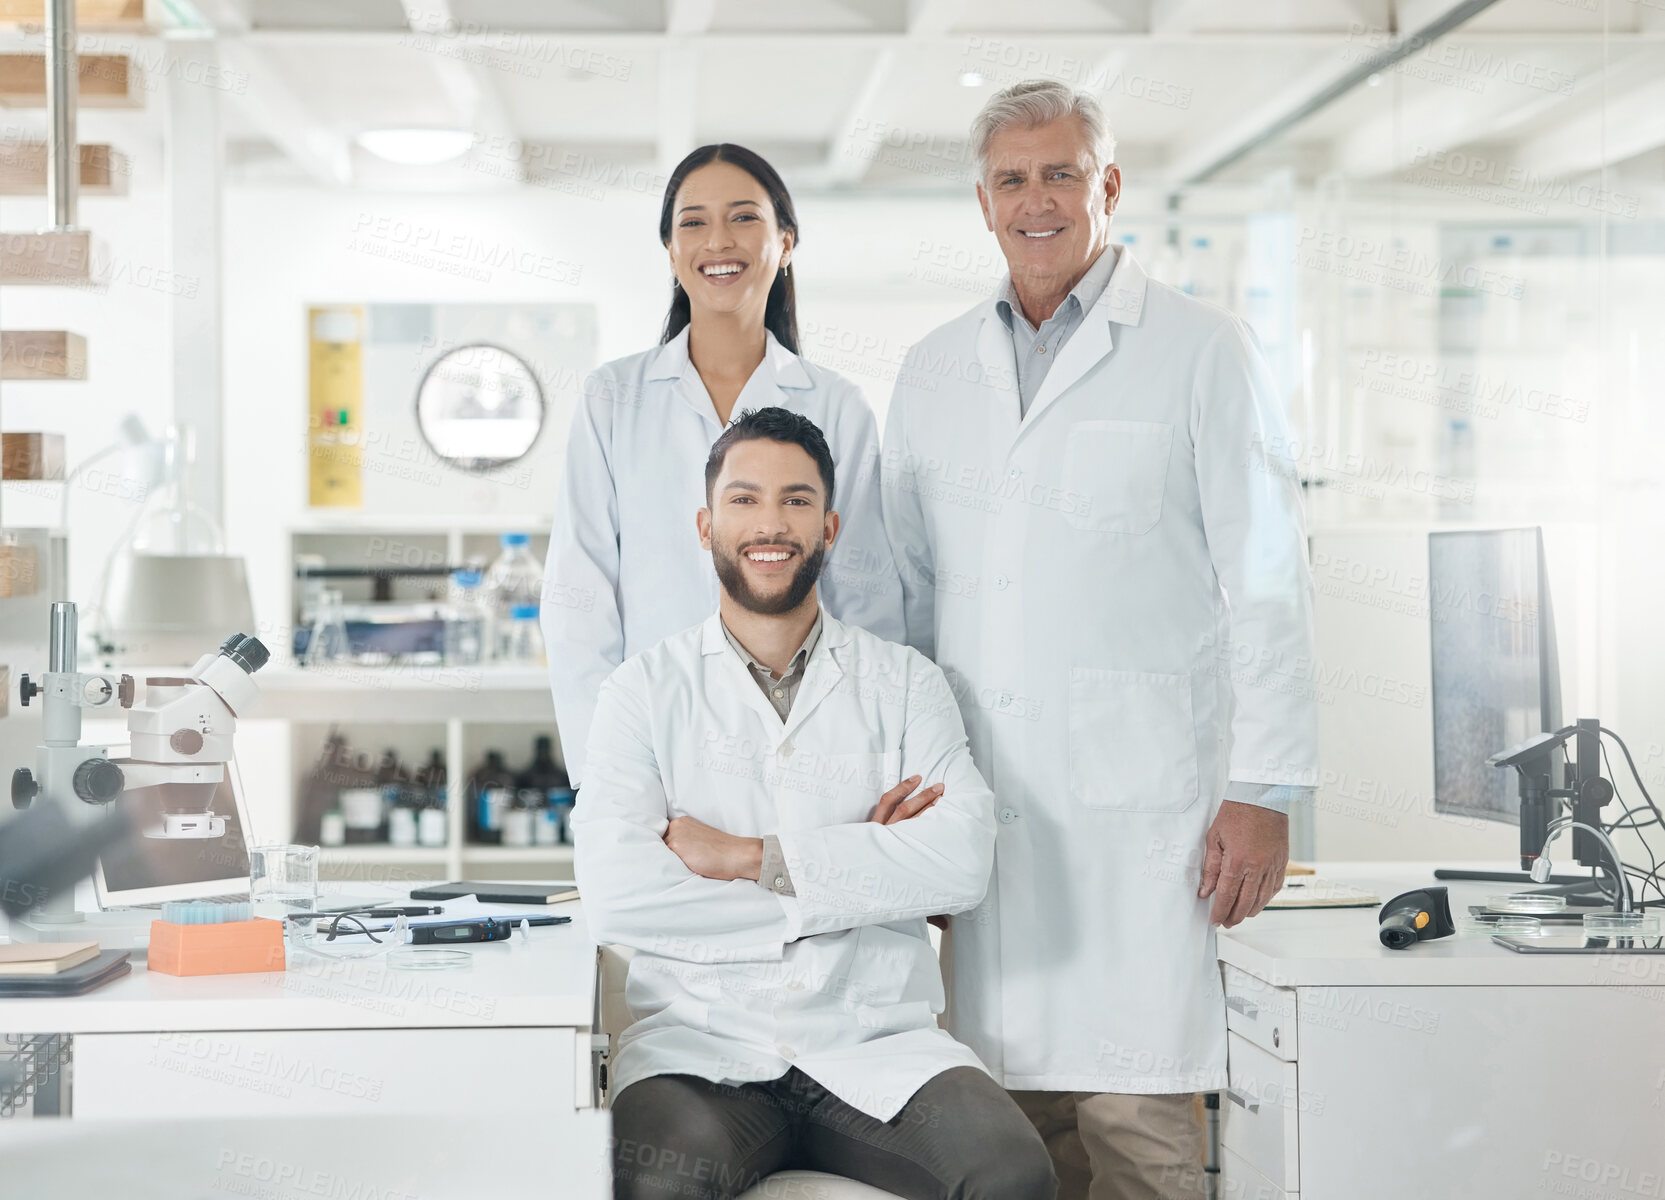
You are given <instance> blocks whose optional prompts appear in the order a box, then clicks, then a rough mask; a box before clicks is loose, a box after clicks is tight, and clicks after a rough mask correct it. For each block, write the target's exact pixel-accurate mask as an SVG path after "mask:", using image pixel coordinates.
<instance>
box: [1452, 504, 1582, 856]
mask: <svg viewBox="0 0 1665 1200" xmlns="http://www.w3.org/2000/svg"><path fill="white" fill-rule="evenodd" d="M1428 617H1429V624H1430V628H1431V642H1432V653H1433V718H1434V811H1435V812H1437V813H1449V814H1453V815H1460V816H1466V817H1479V818H1482V819H1484V820H1488V821H1503V822H1508V823H1511V824H1519V823H1520V800H1519V792H1518V790H1517V781H1516V778H1515V772H1513V771H1503V770H1498V769H1497V768H1495V767H1489V766H1487V765H1486V759H1487V758H1488V757H1490V756H1491V755H1492V754H1495V753H1496V752H1497V751H1499V750H1502V749H1504V748H1505V747H1508V746H1514V745H1518V744H1519V743H1521V742H1523V741H1525V740H1526V739H1527V738H1529V737H1532V736H1533V735H1535V734H1538V733H1541V732H1546V731H1550V730H1555V729H1559V728H1560V727H1561V683H1560V667H1559V661H1558V659H1557V657H1556V647H1555V619H1554V615H1553V613H1552V612H1551V608H1550V599H1549V574H1548V570H1547V568H1546V566H1545V559H1544V537H1543V530H1542V529H1540V528H1536V527H1534V528H1530V529H1486V530H1464V531H1452V532H1440V533H1431V534H1429V535H1428Z"/></svg>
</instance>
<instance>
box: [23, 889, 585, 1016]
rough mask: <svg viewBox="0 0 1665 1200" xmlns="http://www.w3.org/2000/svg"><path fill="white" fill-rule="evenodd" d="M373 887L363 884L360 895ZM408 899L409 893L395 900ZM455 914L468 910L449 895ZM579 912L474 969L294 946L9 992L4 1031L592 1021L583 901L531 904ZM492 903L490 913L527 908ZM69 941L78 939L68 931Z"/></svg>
mask: <svg viewBox="0 0 1665 1200" xmlns="http://www.w3.org/2000/svg"><path fill="white" fill-rule="evenodd" d="M369 891H370V890H369V889H363V888H354V889H353V893H354V896H355V897H357V896H361V895H366V894H368V892H369ZM399 900H403V902H404V903H409V902H410V901H409V900H408V898H405V896H404V893H403V892H400V893H398V894H397V895H396V896H394V897H392V898H390V903H391V902H398V901H399ZM444 903H445V912H444V914H443V918H447V919H448V918H451V917H453V916H457V917H461V916H466V915H468V914H467V912H465V911H464V908H465V907H466V905H465V904H464V902H461V901H445V902H444ZM519 907H520V908H524V910H525V912H526V913H527V914H528V915H537V914H542V913H546V912H547V913H549V914H551V915H556V916H568V917H571V918H573V920H572V922H571V924H567V925H555V926H549V927H544V928H537V929H532V930H531V931H530V934H531V936H530V939H529V940H528V941H526V942H525V943H524V944H522V943H521V942H520V940H519V938H520V935H519V934H518V933H517V934H516V935H515V937H514V938H512V939H510V940H509V941H507V942H495V943H490V944H479V945H472V946H467V947H463V949H465V950H466V951H467V952H468V954H469V957H470V964H469V966H468V967H467V968H464V969H461V970H450V971H404V970H395V969H393V968H391V967H389V966H388V965H387V963H386V962H385V961H384V960H382V959H381V958H366V959H346V960H337V959H330V960H326V959H323V958H320V957H318V956H316V955H314V954H311V953H307V952H297V951H293V950H292V951H291V952H290V954H289V956H288V969H287V970H284V971H264V972H252V973H248V974H241V975H194V976H184V977H181V976H174V975H162V974H158V973H154V972H151V971H148V970H146V969H145V966H144V964H143V963H142V962H135V963H134V964H133V972H132V974H130V975H127V976H125V977H124V978H121V979H118V980H116V981H115V982H113V983H108V984H105V985H104V986H103V987H100V988H97V989H96V990H94V991H91V992H88V993H87V994H86V995H83V996H63V997H43V998H41V999H34V1000H0V1033H114V1032H121V1033H133V1032H165V1031H172V1030H191V1031H208V1030H240V1029H243V1030H253V1029H267V1030H270V1029H418V1028H493V1027H503V1026H542V1027H548V1026H572V1027H575V1028H588V1027H589V1025H590V1021H591V1017H592V1014H593V1012H594V1006H595V947H594V945H593V944H592V943H591V941H590V934H589V929H588V927H587V926H586V924H585V921H584V913H583V911H582V909H581V908H580V904H579V902H576V901H574V902H569V903H566V904H556V905H551V906H549V907H547V908H545V907H544V906H541V905H539V906H532V905H526V906H519ZM517 910H518V909H517V908H516V906H503V905H488V906H484V908H483V911H487V912H492V913H502V912H507V911H517ZM64 940H66V941H73V940H76V938H75V933H74V931H73V930H72V929H66V930H65V934H64Z"/></svg>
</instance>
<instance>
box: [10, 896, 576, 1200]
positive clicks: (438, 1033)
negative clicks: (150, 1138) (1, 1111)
mask: <svg viewBox="0 0 1665 1200" xmlns="http://www.w3.org/2000/svg"><path fill="white" fill-rule="evenodd" d="M359 894H362V892H361V893H359ZM407 902H408V901H407ZM453 907H455V906H454V905H453V904H452V903H451V902H447V904H446V913H445V915H446V916H447V917H449V916H452V915H462V914H461V913H460V912H458V913H457V914H453V912H452V909H453ZM493 911H501V910H498V909H493ZM551 911H553V912H555V913H557V914H558V915H563V916H571V917H573V918H574V919H573V921H572V923H571V924H568V925H559V926H554V927H547V928H540V929H534V930H532V931H531V937H530V939H529V940H527V941H526V942H525V943H524V944H521V943H519V942H518V940H515V939H512V940H511V941H509V942H506V943H494V944H490V945H475V946H470V947H467V949H468V951H469V953H470V956H471V964H470V966H469V967H468V968H467V969H463V970H453V971H402V970H394V969H391V968H389V967H388V966H387V965H386V963H385V962H384V961H382V960H380V959H355V960H345V961H342V960H328V961H326V960H323V959H320V958H317V957H315V956H313V955H310V954H303V953H296V952H291V954H290V956H289V965H288V969H287V970H285V971H280V972H264V973H257V974H244V975H212V976H194V977H187V978H178V977H174V976H171V975H162V974H156V973H152V972H150V971H147V970H146V969H145V968H144V965H143V964H142V963H141V964H135V966H134V969H133V973H132V974H131V975H128V976H127V977H125V978H123V979H120V980H117V981H116V982H114V983H111V984H107V985H105V986H104V987H102V988H100V989H98V990H96V991H93V992H90V993H88V994H87V995H84V996H75V997H66V998H62V999H39V1000H3V1001H0V1033H31V1034H51V1033H57V1034H63V1033H67V1034H72V1035H74V1042H73V1047H74V1064H73V1074H72V1081H73V1085H72V1088H71V1099H70V1105H69V1115H70V1116H71V1118H72V1120H71V1121H69V1122H67V1124H78V1123H80V1122H81V1121H83V1120H84V1121H87V1122H88V1123H89V1127H91V1126H92V1125H93V1124H95V1123H96V1124H104V1123H106V1122H120V1121H125V1120H137V1119H143V1120H147V1121H152V1120H159V1121H163V1122H175V1123H180V1122H190V1123H191V1124H193V1125H196V1124H200V1123H201V1122H204V1121H214V1122H223V1121H225V1120H228V1119H251V1118H264V1119H267V1120H270V1119H274V1118H279V1117H284V1118H293V1117H295V1116H297V1115H305V1116H307V1117H310V1118H315V1119H323V1120H324V1121H328V1120H336V1121H339V1120H340V1118H342V1117H366V1118H374V1119H375V1120H378V1121H384V1122H389V1123H392V1124H397V1123H399V1121H398V1120H395V1119H402V1118H408V1117H410V1116H420V1117H423V1118H426V1120H424V1121H423V1122H421V1123H420V1124H409V1123H406V1124H405V1128H406V1130H407V1137H406V1138H405V1139H403V1140H407V1141H410V1142H414V1143H416V1144H417V1145H418V1146H420V1145H421V1143H422V1141H423V1138H422V1137H421V1135H420V1133H419V1132H418V1131H419V1130H421V1129H441V1128H444V1126H440V1125H434V1124H432V1121H433V1120H434V1119H435V1118H439V1117H446V1118H464V1117H466V1118H468V1119H470V1120H476V1119H477V1120H479V1121H490V1120H493V1119H505V1120H506V1119H509V1118H511V1117H516V1118H522V1119H524V1118H525V1117H526V1116H527V1115H528V1114H533V1115H535V1116H536V1118H537V1124H538V1125H539V1127H541V1128H543V1129H545V1130H547V1131H548V1133H549V1136H550V1137H551V1138H553V1139H555V1141H557V1142H559V1143H561V1144H562V1145H563V1146H567V1147H572V1148H574V1149H573V1153H574V1155H575V1156H576V1159H577V1162H576V1164H574V1165H573V1170H574V1171H575V1172H576V1173H578V1174H581V1175H582V1176H583V1177H584V1178H585V1179H588V1178H589V1177H590V1176H591V1175H592V1174H593V1175H594V1176H595V1177H596V1178H598V1179H600V1180H601V1185H600V1186H601V1190H600V1191H598V1192H597V1193H596V1194H597V1195H598V1196H599V1195H601V1194H603V1193H604V1192H605V1182H606V1171H605V1163H606V1161H607V1159H606V1147H607V1137H608V1122H607V1118H606V1114H605V1113H603V1112H598V1111H595V1110H594V1108H593V1105H594V1070H593V1065H592V1057H591V1049H590V1035H591V1027H592V1024H593V1014H594V1012H595V963H596V960H595V948H594V946H593V945H592V944H591V942H590V937H589V932H588V929H587V927H586V925H585V922H584V914H583V912H582V910H581V908H580V907H579V905H578V904H566V905H557V906H555V908H554V909H553V910H551ZM65 936H66V938H69V939H73V937H74V933H73V931H72V930H66V933H65ZM517 939H518V935H517ZM45 1124H66V1123H65V1122H31V1121H5V1122H0V1146H3V1145H5V1144H6V1143H8V1142H11V1141H12V1140H13V1139H14V1138H17V1137H22V1138H24V1139H26V1140H28V1139H32V1138H34V1137H38V1136H45V1135H44V1134H42V1133H41V1132H40V1131H39V1130H33V1131H31V1130H28V1129H27V1128H26V1127H28V1126H31V1125H34V1126H39V1125H45ZM253 1124H254V1125H255V1126H258V1125H259V1124H260V1122H259V1121H255V1122H253ZM350 1124H356V1122H354V1123H350ZM52 1136H55V1137H71V1136H72V1135H70V1134H65V1133H59V1134H54V1135H52ZM227 1136H229V1135H227ZM490 1143H491V1139H488V1140H487V1145H488V1147H489V1145H490ZM67 1144H68V1143H66V1145H67ZM168 1144H169V1143H168V1142H167V1140H166V1139H162V1140H160V1141H158V1142H157V1147H158V1150H157V1156H156V1158H155V1165H156V1167H157V1169H159V1170H161V1169H163V1167H162V1166H161V1164H163V1163H165V1162H167V1161H168V1160H167V1158H166V1156H165V1155H163V1152H162V1147H164V1146H166V1145H168ZM473 1145H474V1146H475V1149H476V1151H478V1147H479V1144H478V1143H474V1144H473ZM14 1148H15V1147H14ZM452 1150H453V1151H454V1147H453V1148H452ZM440 1151H441V1147H439V1146H435V1147H433V1152H434V1153H435V1154H439V1153H440ZM9 1154H10V1151H7V1156H8V1161H9ZM478 1157H479V1158H480V1160H481V1161H484V1160H486V1159H488V1158H489V1157H490V1151H489V1149H488V1150H487V1151H485V1152H481V1153H478ZM435 1161H436V1163H437V1162H439V1161H440V1160H439V1159H436V1160H435ZM554 1165H555V1164H553V1163H551V1164H550V1166H551V1167H553V1166H554ZM579 1168H581V1170H580V1169H579ZM415 1191H417V1192H420V1194H421V1195H423V1196H424V1197H426V1196H429V1195H430V1194H431V1191H430V1189H428V1188H425V1187H424V1188H417V1189H415ZM580 1191H583V1194H586V1195H587V1194H588V1191H584V1189H580ZM87 1194H92V1193H87ZM572 1194H574V1195H576V1194H579V1193H578V1192H574V1193H572Z"/></svg>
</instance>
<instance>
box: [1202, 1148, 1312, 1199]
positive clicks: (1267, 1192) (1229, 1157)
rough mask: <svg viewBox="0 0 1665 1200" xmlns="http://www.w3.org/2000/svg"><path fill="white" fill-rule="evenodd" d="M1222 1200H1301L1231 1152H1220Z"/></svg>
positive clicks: (1298, 1196)
mask: <svg viewBox="0 0 1665 1200" xmlns="http://www.w3.org/2000/svg"><path fill="white" fill-rule="evenodd" d="M1220 1200H1300V1194H1299V1193H1298V1192H1286V1191H1284V1190H1283V1189H1282V1188H1281V1187H1279V1186H1278V1185H1277V1184H1275V1183H1273V1182H1272V1181H1271V1180H1270V1179H1268V1178H1266V1176H1264V1175H1262V1174H1261V1173H1260V1172H1259V1171H1257V1170H1255V1169H1254V1168H1253V1167H1251V1166H1250V1165H1249V1164H1248V1163H1246V1162H1244V1161H1243V1160H1242V1159H1241V1158H1239V1157H1237V1155H1235V1154H1233V1153H1232V1152H1231V1151H1230V1150H1221V1151H1220Z"/></svg>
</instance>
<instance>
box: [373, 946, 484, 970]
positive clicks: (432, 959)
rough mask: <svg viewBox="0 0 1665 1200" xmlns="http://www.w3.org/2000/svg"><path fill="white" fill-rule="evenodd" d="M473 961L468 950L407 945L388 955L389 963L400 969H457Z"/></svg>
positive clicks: (390, 965)
mask: <svg viewBox="0 0 1665 1200" xmlns="http://www.w3.org/2000/svg"><path fill="white" fill-rule="evenodd" d="M473 961H474V960H473V956H472V955H470V954H469V953H468V951H467V950H417V949H415V948H413V947H406V948H405V949H403V950H394V951H392V952H391V953H389V954H388V956H387V965H388V966H389V967H392V968H393V969H395V970H398V971H455V970H458V969H460V968H463V967H467V966H468V965H469V964H470V963H471V962H473Z"/></svg>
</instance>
